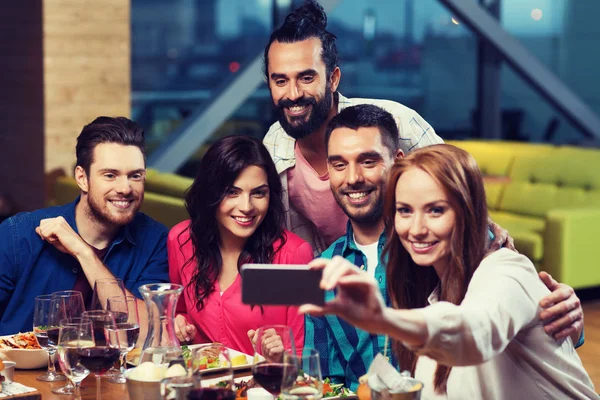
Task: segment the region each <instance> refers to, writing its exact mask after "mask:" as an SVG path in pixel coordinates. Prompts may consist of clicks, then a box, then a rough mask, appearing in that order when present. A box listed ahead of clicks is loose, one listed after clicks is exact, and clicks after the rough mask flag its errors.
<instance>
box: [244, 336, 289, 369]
mask: <svg viewBox="0 0 600 400" xmlns="http://www.w3.org/2000/svg"><path fill="white" fill-rule="evenodd" d="M248 338H249V339H250V341H251V342H252V346H253V347H254V348H256V341H257V340H258V335H257V334H256V331H255V330H253V329H250V330H249V331H248ZM261 346H262V348H261V355H262V356H263V357H264V358H266V359H267V361H269V362H282V360H283V350H284V348H283V341H282V340H281V336H279V335H278V334H277V332H276V331H275V330H274V329H267V330H266V331H264V332H263V335H262V341H261Z"/></svg>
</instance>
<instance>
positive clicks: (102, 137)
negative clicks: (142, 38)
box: [75, 117, 146, 174]
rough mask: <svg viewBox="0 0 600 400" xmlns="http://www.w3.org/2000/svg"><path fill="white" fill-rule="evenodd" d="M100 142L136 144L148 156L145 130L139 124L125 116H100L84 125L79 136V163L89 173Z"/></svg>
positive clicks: (77, 147)
mask: <svg viewBox="0 0 600 400" xmlns="http://www.w3.org/2000/svg"><path fill="white" fill-rule="evenodd" d="M100 143H118V144H122V145H123V146H136V147H137V148H138V149H140V151H141V152H142V154H143V155H144V159H145V158H146V155H145V154H146V152H145V143H144V130H143V129H142V128H140V126H139V125H137V124H136V123H135V122H133V121H132V120H130V119H128V118H125V117H114V118H113V117H98V118H96V119H95V120H93V121H92V122H91V123H89V124H87V125H86V126H84V127H83V129H82V130H81V133H80V134H79V136H78V137H77V146H76V148H75V153H76V155H77V165H78V166H81V167H82V168H83V169H84V170H85V172H86V173H87V174H89V172H90V165H92V163H93V162H94V149H95V148H96V146H97V145H98V144H100Z"/></svg>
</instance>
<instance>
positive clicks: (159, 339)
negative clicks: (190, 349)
mask: <svg viewBox="0 0 600 400" xmlns="http://www.w3.org/2000/svg"><path fill="white" fill-rule="evenodd" d="M181 292H183V286H182V285H178V284H175V283H151V284H148V285H142V286H140V293H141V294H142V296H143V297H144V302H145V303H146V308H147V309H148V333H147V336H146V341H145V342H144V347H142V355H141V357H140V364H141V363H142V362H145V361H151V362H153V363H154V364H157V365H168V364H169V362H170V361H171V360H174V359H177V358H179V357H181V345H180V343H179V339H177V336H176V335H175V309H176V307H177V300H178V299H179V295H180V294H181Z"/></svg>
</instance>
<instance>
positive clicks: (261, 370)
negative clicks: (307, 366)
mask: <svg viewBox="0 0 600 400" xmlns="http://www.w3.org/2000/svg"><path fill="white" fill-rule="evenodd" d="M253 345H254V363H253V365H252V376H253V377H254V380H255V381H256V382H257V383H258V384H259V385H261V386H262V387H263V388H265V389H266V390H267V391H268V392H269V393H271V394H272V395H273V396H275V397H277V396H279V393H280V392H281V386H282V384H283V377H284V375H283V372H284V366H285V364H284V353H286V352H287V353H290V354H296V347H295V345H294V335H293V333H292V329H291V328H290V327H289V326H285V325H269V326H263V327H260V328H258V329H257V331H256V334H255V340H254V343H253Z"/></svg>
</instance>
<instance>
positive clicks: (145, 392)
mask: <svg viewBox="0 0 600 400" xmlns="http://www.w3.org/2000/svg"><path fill="white" fill-rule="evenodd" d="M124 375H125V380H126V381H127V391H128V392H129V398H130V399H131V400H137V399H140V400H142V399H144V400H145V399H162V396H161V381H162V380H163V379H165V378H173V377H178V376H186V375H187V371H186V370H185V368H184V367H183V366H182V365H180V364H173V365H171V366H170V367H168V368H167V365H166V364H163V365H157V364H154V363H152V362H150V361H146V362H143V363H141V364H140V365H138V366H137V367H135V368H130V369H128V370H127V371H125V374H124Z"/></svg>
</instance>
